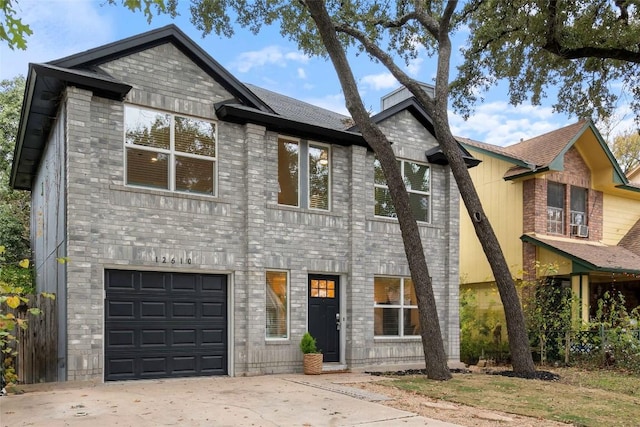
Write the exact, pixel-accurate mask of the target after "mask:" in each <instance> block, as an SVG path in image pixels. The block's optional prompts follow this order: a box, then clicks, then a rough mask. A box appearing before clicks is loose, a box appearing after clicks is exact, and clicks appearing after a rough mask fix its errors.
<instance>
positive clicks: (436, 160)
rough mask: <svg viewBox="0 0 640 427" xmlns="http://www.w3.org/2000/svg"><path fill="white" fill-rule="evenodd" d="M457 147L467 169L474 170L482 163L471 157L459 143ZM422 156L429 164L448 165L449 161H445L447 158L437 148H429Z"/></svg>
mask: <svg viewBox="0 0 640 427" xmlns="http://www.w3.org/2000/svg"><path fill="white" fill-rule="evenodd" d="M458 147H460V151H462V160H464V163H465V164H466V165H467V169H471V168H474V167H476V166H478V165H479V164H480V163H482V160H480V159H476V158H475V157H473V156H472V155H471V154H470V153H469V152H468V151H467V150H466V149H465V148H464V147H463V146H462V145H461V144H460V143H459V142H458ZM424 154H425V156H426V157H427V160H428V161H429V163H433V164H436V165H441V166H445V165H448V164H449V159H447V156H445V155H444V153H443V152H442V150H441V149H440V147H439V146H435V147H433V148H430V149H429V150H427V151H426V152H425V153H424Z"/></svg>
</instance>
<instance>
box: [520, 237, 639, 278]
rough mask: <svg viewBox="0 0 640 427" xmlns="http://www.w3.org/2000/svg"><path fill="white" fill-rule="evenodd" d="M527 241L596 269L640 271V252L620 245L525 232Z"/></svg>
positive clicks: (524, 238)
mask: <svg viewBox="0 0 640 427" xmlns="http://www.w3.org/2000/svg"><path fill="white" fill-rule="evenodd" d="M521 239H522V240H523V241H525V242H528V243H532V244H534V245H536V246H541V247H544V248H545V249H548V250H551V251H552V252H555V253H557V254H559V255H561V256H564V257H566V258H569V259H571V260H572V261H574V262H576V263H578V264H580V265H582V266H584V267H586V268H588V269H590V270H595V271H607V272H626V273H633V274H638V273H640V254H636V253H634V252H632V251H631V250H629V249H626V248H624V247H622V246H620V245H618V246H608V245H605V244H603V243H599V242H594V241H577V240H568V239H552V238H545V237H540V236H534V235H529V234H525V235H523V236H522V237H521Z"/></svg>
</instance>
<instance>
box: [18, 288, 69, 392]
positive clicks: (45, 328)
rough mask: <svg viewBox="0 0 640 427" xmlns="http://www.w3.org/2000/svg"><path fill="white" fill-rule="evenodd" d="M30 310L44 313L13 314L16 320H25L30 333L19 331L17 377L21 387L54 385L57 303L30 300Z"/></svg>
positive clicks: (55, 377) (35, 299) (38, 298)
mask: <svg viewBox="0 0 640 427" xmlns="http://www.w3.org/2000/svg"><path fill="white" fill-rule="evenodd" d="M28 306H29V308H34V307H37V308H39V309H40V310H41V311H42V313H41V314H39V315H33V314H29V313H25V312H24V310H20V309H17V310H15V311H14V314H15V315H16V317H21V318H23V319H26V320H27V322H28V327H27V329H20V328H18V329H19V330H18V331H17V334H16V337H17V339H18V342H17V344H16V350H17V351H18V356H17V360H16V373H17V374H18V380H19V381H20V382H21V383H22V384H34V383H42V382H54V381H57V380H58V319H57V314H56V313H57V312H56V300H55V299H51V298H45V297H43V296H42V295H32V296H31V297H30V298H29V303H28Z"/></svg>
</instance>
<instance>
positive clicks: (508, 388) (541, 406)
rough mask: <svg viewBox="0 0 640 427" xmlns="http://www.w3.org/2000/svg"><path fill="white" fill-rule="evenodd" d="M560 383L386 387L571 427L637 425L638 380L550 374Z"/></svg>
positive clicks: (467, 378)
mask: <svg viewBox="0 0 640 427" xmlns="http://www.w3.org/2000/svg"><path fill="white" fill-rule="evenodd" d="M552 372H554V373H556V374H558V375H560V380H559V381H541V380H525V379H520V378H509V377H505V376H500V375H486V374H479V373H474V374H455V375H454V377H453V379H452V380H450V381H431V380H427V379H425V378H424V377H420V376H414V377H399V378H397V379H395V380H394V381H388V382H385V383H384V384H385V385H387V386H389V387H397V388H401V389H405V390H411V391H414V392H417V393H420V394H424V395H426V396H429V397H431V398H434V399H441V400H445V401H449V402H455V403H461V404H465V405H470V406H475V407H479V408H485V409H490V410H499V411H502V412H507V413H512V414H519V415H525V416H529V417H537V418H544V419H549V420H554V421H561V422H565V423H571V424H574V425H576V426H594V427H596V426H598V427H599V426H639V425H640V377H638V376H633V375H625V374H622V373H618V372H614V371H583V370H578V369H571V368H567V369H553V370H552Z"/></svg>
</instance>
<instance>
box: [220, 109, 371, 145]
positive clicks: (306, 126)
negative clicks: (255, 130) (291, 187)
mask: <svg viewBox="0 0 640 427" xmlns="http://www.w3.org/2000/svg"><path fill="white" fill-rule="evenodd" d="M215 111H216V116H217V117H218V118H219V119H220V120H224V121H228V122H232V123H239V124H245V123H256V124H259V125H263V126H265V127H266V128H268V129H270V130H274V131H277V132H281V133H292V134H295V135H299V136H302V137H307V138H312V139H320V140H323V141H330V142H331V143H332V144H338V145H358V146H362V147H367V148H369V145H368V144H367V143H366V142H365V140H364V138H363V137H362V135H360V134H359V133H356V132H351V131H346V130H339V129H331V128H326V127H322V126H318V125H314V124H311V123H304V122H299V121H296V120H292V119H288V118H286V117H283V116H279V115H276V114H270V113H266V112H263V111H258V110H255V109H250V108H246V107H244V106H241V105H236V104H228V103H224V102H221V103H218V104H215Z"/></svg>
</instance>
